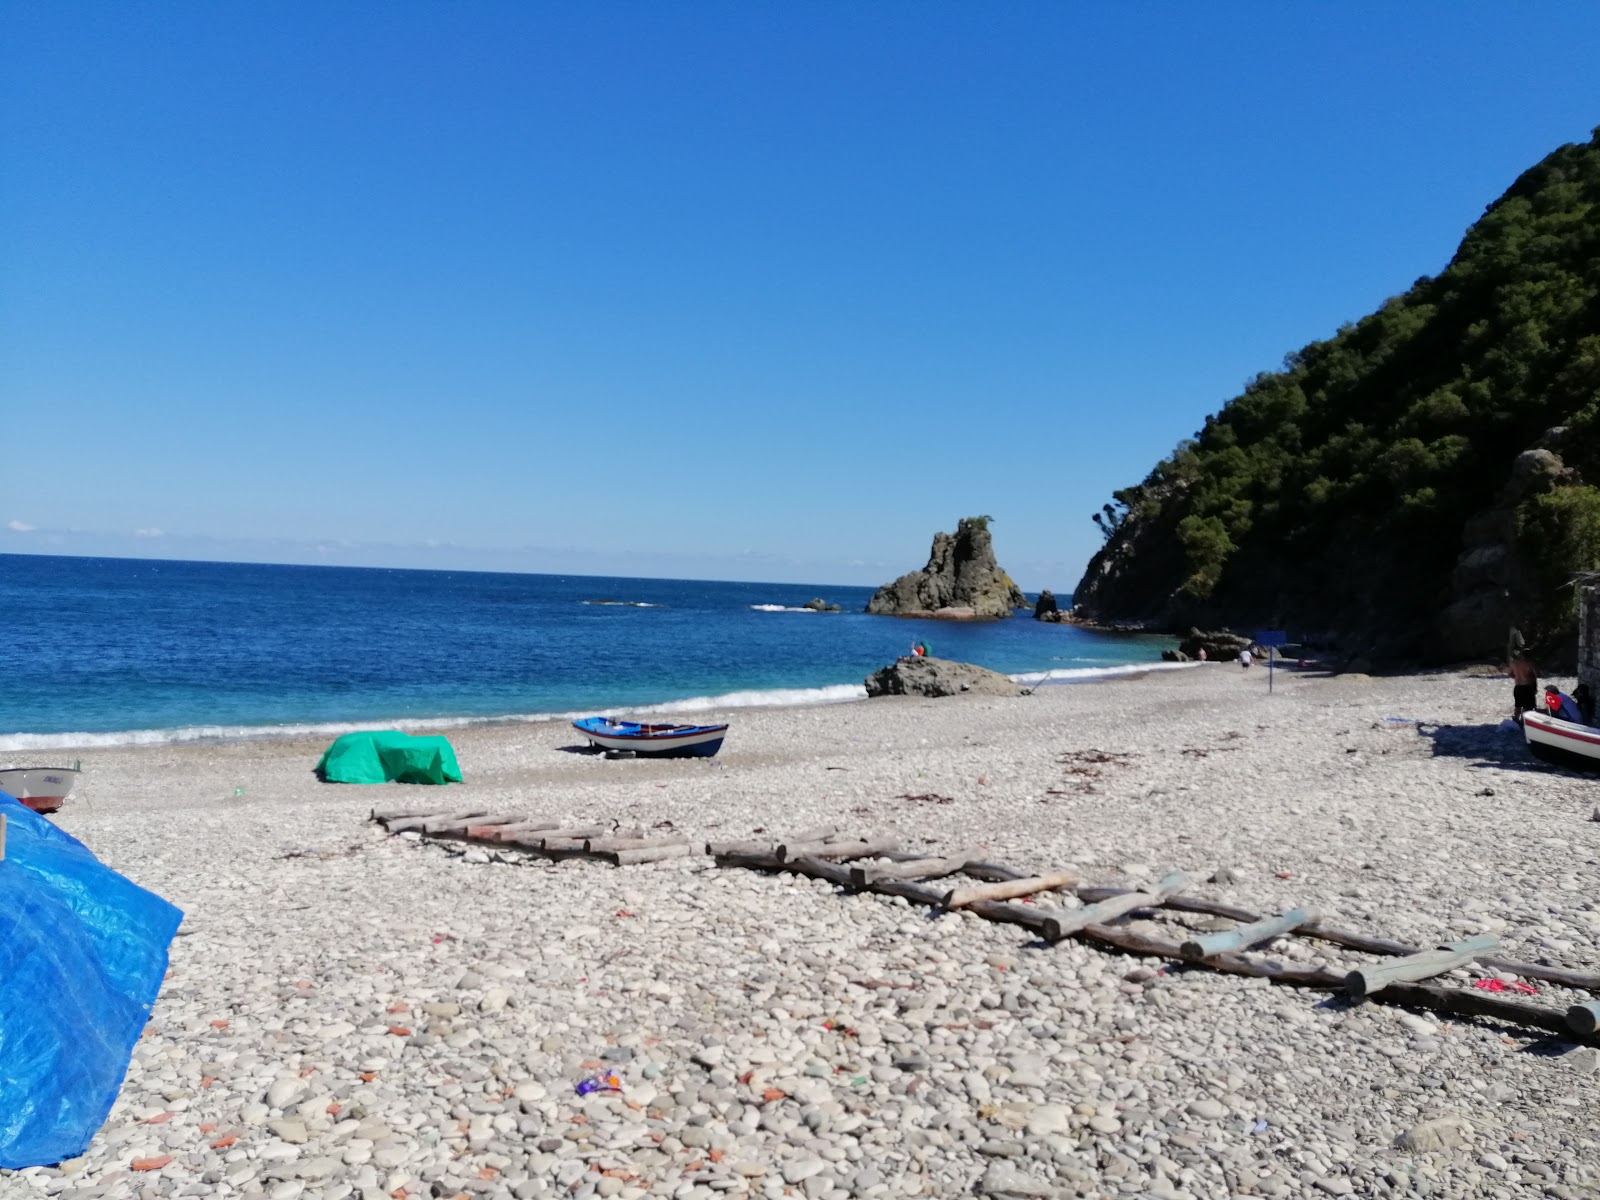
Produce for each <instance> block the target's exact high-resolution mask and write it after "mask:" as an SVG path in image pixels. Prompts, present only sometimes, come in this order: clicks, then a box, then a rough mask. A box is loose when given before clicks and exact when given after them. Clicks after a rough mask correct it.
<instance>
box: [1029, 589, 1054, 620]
mask: <svg viewBox="0 0 1600 1200" xmlns="http://www.w3.org/2000/svg"><path fill="white" fill-rule="evenodd" d="M1060 613H1061V609H1060V607H1058V606H1057V604H1056V594H1055V593H1054V592H1052V591H1051V590H1050V589H1049V588H1045V590H1044V591H1042V592H1040V593H1039V599H1038V601H1037V602H1035V604H1034V606H1033V619H1034V620H1035V621H1059V620H1060V619H1061V616H1060Z"/></svg>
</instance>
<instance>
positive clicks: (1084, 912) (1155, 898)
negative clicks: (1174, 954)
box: [1056, 871, 1189, 937]
mask: <svg viewBox="0 0 1600 1200" xmlns="http://www.w3.org/2000/svg"><path fill="white" fill-rule="evenodd" d="M1188 886H1189V876H1188V875H1186V874H1184V872H1182V871H1170V872H1168V873H1167V874H1166V875H1164V876H1162V877H1161V880H1160V882H1158V883H1157V884H1156V885H1155V886H1154V887H1153V888H1151V889H1150V890H1149V891H1139V892H1124V893H1122V894H1121V895H1120V896H1112V897H1110V898H1109V899H1106V900H1101V901H1100V902H1099V903H1097V904H1090V905H1086V906H1085V907H1083V908H1080V909H1077V910H1075V911H1074V910H1069V911H1067V912H1061V913H1057V914H1056V923H1057V926H1058V928H1059V929H1060V931H1061V933H1060V936H1062V937H1065V936H1067V935H1068V934H1072V933H1077V932H1079V931H1080V930H1082V929H1084V928H1085V927H1087V926H1089V925H1105V924H1107V923H1109V922H1111V921H1114V920H1116V919H1117V918H1118V917H1122V916H1126V915H1127V914H1128V913H1131V912H1134V911H1136V910H1138V909H1141V908H1159V907H1160V906H1161V902H1162V901H1163V900H1165V899H1166V898H1167V897H1168V896H1170V895H1172V894H1173V893H1174V892H1180V891H1182V890H1183V889H1184V888H1186V887H1188Z"/></svg>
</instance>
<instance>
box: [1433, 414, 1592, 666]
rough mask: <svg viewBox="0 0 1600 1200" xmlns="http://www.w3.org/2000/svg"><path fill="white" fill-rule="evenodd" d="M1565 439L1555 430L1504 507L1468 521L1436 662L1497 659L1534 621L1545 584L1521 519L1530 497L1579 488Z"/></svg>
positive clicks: (1515, 466)
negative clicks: (1510, 635) (1522, 537)
mask: <svg viewBox="0 0 1600 1200" xmlns="http://www.w3.org/2000/svg"><path fill="white" fill-rule="evenodd" d="M1565 432H1566V431H1565V430H1564V429H1559V428H1557V429H1551V430H1550V431H1548V432H1547V433H1546V434H1545V435H1544V437H1543V438H1542V439H1541V440H1540V445H1538V446H1535V447H1533V448H1532V449H1530V450H1524V451H1523V452H1522V453H1521V454H1519V455H1517V457H1516V458H1515V459H1514V460H1513V461H1512V464H1511V477H1510V478H1509V479H1508V480H1507V481H1506V485H1505V488H1504V489H1503V490H1502V491H1501V493H1500V497H1499V499H1498V501H1497V502H1496V503H1495V504H1494V505H1493V506H1492V507H1490V508H1487V509H1485V510H1484V511H1483V512H1480V513H1478V514H1476V515H1475V516H1473V517H1471V518H1470V519H1469V520H1468V521H1467V523H1466V525H1465V527H1464V528H1463V530H1462V535H1461V542H1462V550H1461V554H1460V557H1458V558H1457V559H1456V565H1455V569H1454V570H1453V571H1451V573H1450V584H1449V590H1448V592H1447V594H1446V601H1447V603H1446V605H1445V608H1444V611H1443V612H1441V613H1440V614H1439V618H1438V621H1437V623H1436V625H1435V627H1434V629H1433V630H1432V639H1431V641H1432V644H1431V646H1430V649H1431V650H1432V653H1433V657H1436V658H1442V659H1446V660H1449V659H1457V658H1472V657H1476V656H1479V655H1484V654H1488V653H1491V652H1493V651H1495V650H1496V649H1497V648H1498V647H1499V646H1500V644H1501V643H1503V642H1504V641H1505V639H1506V631H1507V630H1508V629H1509V628H1511V627H1512V626H1516V625H1526V624H1528V623H1529V622H1530V619H1534V616H1535V614H1536V613H1537V610H1538V608H1539V603H1540V594H1539V593H1540V590H1541V581H1540V579H1539V576H1538V572H1537V571H1536V569H1535V568H1534V566H1533V564H1532V563H1531V562H1530V561H1529V558H1530V556H1529V554H1528V553H1527V551H1526V549H1525V548H1524V547H1523V546H1522V545H1521V544H1520V543H1519V538H1518V521H1517V512H1518V508H1519V507H1520V506H1521V505H1522V504H1523V502H1524V501H1525V500H1527V499H1528V498H1529V497H1534V496H1540V495H1547V494H1549V493H1551V492H1554V491H1556V490H1557V489H1558V488H1561V487H1565V486H1570V485H1571V484H1573V483H1575V482H1576V476H1575V474H1574V472H1573V471H1572V470H1571V469H1570V468H1568V467H1567V465H1566V464H1565V463H1564V462H1562V460H1561V457H1560V456H1559V455H1558V454H1557V453H1556V451H1555V449H1554V448H1555V447H1559V445H1560V443H1561V441H1562V439H1563V436H1564V435H1565Z"/></svg>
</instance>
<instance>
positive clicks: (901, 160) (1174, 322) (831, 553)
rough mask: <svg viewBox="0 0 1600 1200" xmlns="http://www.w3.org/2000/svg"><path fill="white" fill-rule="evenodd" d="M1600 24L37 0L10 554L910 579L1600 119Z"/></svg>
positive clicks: (1127, 8) (21, 98)
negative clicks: (957, 525) (948, 540)
mask: <svg viewBox="0 0 1600 1200" xmlns="http://www.w3.org/2000/svg"><path fill="white" fill-rule="evenodd" d="M1596 62H1600V22H1597V21H1596V20H1595V10H1594V8H1593V6H1592V5H1590V4H1572V5H1560V4H1541V5H1531V6H1520V5H1518V6H1514V5H1497V4H1496V5H1491V4H1477V5H1473V4H1427V3H1407V4H1404V5H1392V4H1381V5H1380V4H1365V5H1360V4H1341V5H1334V4H1318V5H1311V4H1300V5H1285V4H1269V3H1265V2H1263V3H1259V4H1212V5H1179V4H1176V3H1172V4H1159V3H1157V4H1143V5H1109V4H1107V5H1099V6H1095V5H1086V4H1057V5H1044V4H1034V5H1025V4H1020V3H1017V4H979V3H970V4H941V3H916V4H898V3H890V2H875V3H872V4H843V3H808V4H778V3H762V4H748V3H743V4H715V3H706V2H701V3H695V4H678V5H668V4H655V5H645V4H637V3H633V4H620V3H619V4H612V3H584V4H577V3H572V4H513V3H506V4H485V3H453V4H442V3H434V4H413V3H403V2H398V3H384V4H376V3H368V4H359V3H351V4H340V5H323V4H294V3H280V4H273V5H254V6H246V5H231V4H214V5H197V4H163V3H151V4H140V5H126V4H93V3H82V4H70V5H43V4H40V5H24V4H11V5H6V6H4V7H0V122H3V125H0V139H3V140H0V151H3V156H0V242H3V244H4V246H5V250H4V261H5V265H4V268H3V269H0V431H3V437H4V440H5V443H6V453H5V460H6V470H5V472H4V474H3V476H0V552H3V551H11V552H40V553H109V554H136V555H150V556H156V557H199V558H222V559H259V560H268V561H273V560H281V561H295V562H333V563H353V564H389V565H398V566H421V567H426V566H440V567H452V568H460V567H479V568H484V569H496V570H532V571H541V570H549V571H558V572H574V571H583V572H591V573H601V574H604V573H623V574H640V575H657V576H662V575H665V576H685V577H706V578H742V579H771V580H800V581H807V582H818V583H829V582H832V583H879V582H883V581H884V580H886V579H888V578H891V577H892V576H894V575H896V574H899V573H900V572H902V571H905V570H909V569H912V568H914V567H917V566H920V565H921V564H922V561H923V558H924V556H925V555H926V552H927V547H928V541H929V538H930V536H931V535H932V533H933V532H934V531H935V530H936V529H947V528H951V527H952V526H953V525H954V522H955V520H956V518H957V517H959V516H961V515H963V514H968V513H988V514H992V515H993V516H994V518H995V525H994V533H995V540H996V548H997V550H998V553H999V556H1000V560H1001V562H1002V564H1003V565H1005V566H1006V567H1007V568H1008V569H1010V570H1011V572H1012V573H1013V575H1015V576H1016V577H1017V578H1018V580H1019V581H1020V582H1021V583H1022V584H1023V585H1024V586H1025V587H1029V588H1038V587H1054V588H1056V589H1058V590H1062V589H1070V588H1071V587H1072V586H1073V584H1075V583H1076V581H1077V579H1078V576H1079V574H1080V573H1081V570H1082V568H1083V565H1084V563H1085V561H1086V560H1087V558H1088V556H1089V555H1090V554H1091V553H1092V552H1093V550H1094V548H1095V546H1096V545H1097V544H1098V540H1099V535H1098V534H1097V533H1096V531H1095V529H1094V527H1093V525H1091V523H1090V521H1089V515H1090V514H1091V513H1092V512H1093V511H1095V510H1096V509H1097V508H1098V507H1099V506H1100V504H1102V503H1103V502H1104V501H1105V500H1106V499H1107V498H1108V497H1109V493H1110V491H1111V490H1112V489H1114V488H1117V487H1121V486H1125V485H1127V484H1129V483H1133V482H1136V481H1137V480H1139V479H1140V478H1142V477H1143V475H1144V474H1145V473H1146V471H1147V470H1148V469H1149V468H1150V467H1151V466H1152V465H1153V464H1154V463H1155V462H1156V461H1157V460H1158V459H1159V458H1160V457H1161V456H1163V455H1164V454H1165V453H1166V452H1167V451H1168V450H1170V449H1171V447H1172V446H1173V444H1174V443H1175V442H1176V441H1177V440H1178V439H1180V438H1182V437H1185V436H1187V435H1189V434H1190V433H1192V432H1193V431H1194V430H1195V429H1196V428H1197V427H1198V426H1199V424H1200V423H1201V421H1202V420H1203V418H1204V416H1205V415H1206V414H1207V413H1208V412H1211V411H1214V410H1215V409H1216V408H1217V407H1218V406H1219V405H1220V404H1221V403H1222V402H1224V401H1225V400H1226V399H1228V398H1229V397H1230V396H1232V395H1234V394H1235V393H1236V392H1237V391H1238V390H1239V387H1240V385H1241V384H1242V382H1243V381H1244V380H1245V379H1246V378H1248V377H1249V376H1251V375H1253V374H1254V373H1255V372H1257V371H1260V370H1267V369H1272V368H1275V367H1276V366H1278V365H1279V363H1280V362H1281V360H1282V358H1283V355H1284V354H1285V353H1286V352H1287V351H1290V350H1292V349H1295V348H1296V347H1298V346H1301V345H1303V344H1304V343H1305V342H1307V341H1309V340H1311V339H1313V338H1317V337H1323V336H1326V335H1328V334H1329V333H1331V332H1332V331H1333V330H1334V329H1335V328H1337V326H1338V325H1339V324H1340V323H1341V322H1344V321H1347V320H1351V319H1353V318H1356V317H1359V316H1360V315H1361V314H1363V313H1365V312H1367V311H1369V310H1370V309H1372V308H1373V307H1375V306H1376V305H1377V304H1378V303H1380V302H1381V301H1382V300H1383V299H1384V298H1385V297H1386V296H1389V295H1391V294H1393V293H1395V292H1398V291H1402V290H1404V288H1405V287H1407V286H1408V285H1409V284H1410V283H1411V282H1412V281H1413V280H1414V279H1415V278H1416V277H1417V276H1419V275H1422V274H1426V273H1432V272H1436V271H1437V270H1439V269H1440V268H1441V267H1443V266H1444V264H1445V263H1446V262H1447V261H1448V259H1449V256H1450V254H1451V253H1452V251H1453V249H1454V247H1455V245H1456V243H1457V241H1458V240H1459V238H1460V236H1461V234H1462V232H1463V231H1464V230H1465V228H1466V227H1467V226H1468V225H1469V224H1470V223H1471V222H1472V221H1473V220H1474V219H1476V217H1477V216H1478V215H1479V214H1480V213H1481V212H1482V210H1483V208H1484V206H1485V205H1486V204H1488V203H1489V202H1490V201H1492V200H1493V199H1494V198H1495V197H1496V196H1498V195H1499V194H1500V192H1501V191H1503V190H1504V189H1505V187H1506V186H1508V185H1509V184H1510V183H1511V181H1512V180H1513V179H1514V178H1515V177H1516V176H1517V174H1518V173H1520V172H1521V171H1522V170H1523V169H1525V168H1526V167H1528V166H1530V165H1531V164H1532V163H1534V162H1535V161H1537V160H1538V159H1539V158H1540V157H1542V156H1543V155H1544V154H1546V153H1548V152H1549V151H1550V150H1551V149H1553V148H1554V147H1556V146H1557V145H1559V144H1561V143H1563V142H1570V141H1577V140H1585V139H1587V137H1588V136H1589V131H1590V129H1591V127H1593V126H1594V125H1596V124H1600V71H1596V70H1595V68H1594V64H1595V63H1596Z"/></svg>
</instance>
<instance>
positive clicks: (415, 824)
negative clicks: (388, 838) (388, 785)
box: [384, 808, 489, 833]
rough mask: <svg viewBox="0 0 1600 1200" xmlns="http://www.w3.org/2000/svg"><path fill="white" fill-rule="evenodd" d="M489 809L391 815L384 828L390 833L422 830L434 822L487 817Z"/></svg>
mask: <svg viewBox="0 0 1600 1200" xmlns="http://www.w3.org/2000/svg"><path fill="white" fill-rule="evenodd" d="M488 815H489V810H488V809H485V808H462V809H456V810H455V811H453V812H432V813H426V814H424V815H423V816H419V817H391V818H390V819H389V820H387V821H385V822H384V828H386V829H387V830H388V831H389V832H390V833H407V832H410V831H411V830H416V831H417V832H419V833H420V832H422V831H423V830H425V829H426V828H427V827H428V825H429V824H430V823H432V822H441V823H447V822H451V821H465V820H466V819H467V818H468V817H487V816H488Z"/></svg>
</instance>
